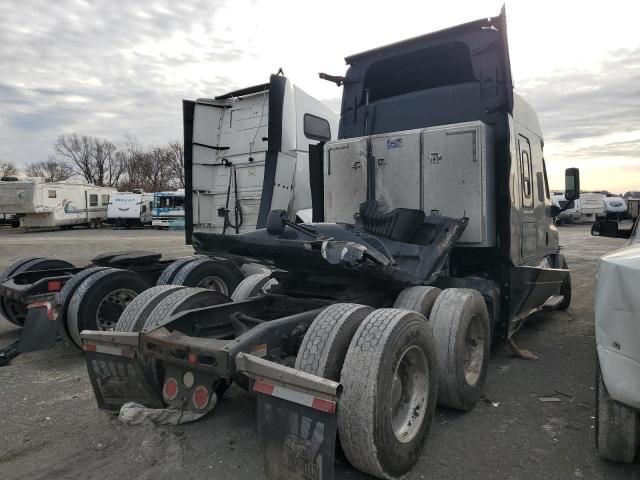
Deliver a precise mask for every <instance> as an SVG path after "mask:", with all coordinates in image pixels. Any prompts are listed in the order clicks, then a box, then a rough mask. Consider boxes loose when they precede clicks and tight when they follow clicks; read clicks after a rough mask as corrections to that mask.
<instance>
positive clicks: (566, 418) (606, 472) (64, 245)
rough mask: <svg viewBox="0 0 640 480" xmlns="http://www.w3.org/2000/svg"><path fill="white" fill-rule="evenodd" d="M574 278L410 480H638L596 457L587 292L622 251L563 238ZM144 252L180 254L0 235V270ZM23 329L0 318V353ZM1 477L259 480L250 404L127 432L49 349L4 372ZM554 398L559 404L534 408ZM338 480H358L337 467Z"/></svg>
mask: <svg viewBox="0 0 640 480" xmlns="http://www.w3.org/2000/svg"><path fill="white" fill-rule="evenodd" d="M560 232H561V233H560V235H561V241H562V243H563V245H564V246H565V250H564V253H565V254H566V256H567V259H568V262H569V265H570V267H571V269H572V281H573V303H572V306H571V307H570V308H569V310H568V311H567V312H556V313H552V314H545V315H537V316H536V317H535V318H532V319H531V320H530V321H529V322H528V323H527V325H526V326H525V327H524V328H523V329H522V330H521V332H519V334H518V335H517V337H516V340H517V342H518V344H519V345H520V347H522V348H526V349H529V350H531V351H533V352H534V353H535V354H536V355H538V356H539V360H538V361H523V360H519V359H516V358H513V357H512V355H511V353H510V350H509V349H508V348H507V346H506V345H505V344H504V342H501V341H497V342H495V344H494V346H493V349H492V356H491V362H490V371H489V376H488V382H487V385H486V389H485V400H484V401H483V402H481V403H480V404H479V405H478V406H477V407H476V408H475V409H474V410H473V411H472V412H469V413H466V414H461V413H457V412H454V411H451V410H446V409H438V411H437V414H436V418H435V422H434V425H433V428H432V429H431V434H430V437H429V440H428V442H427V445H426V448H425V450H424V452H423V454H422V456H421V458H420V461H419V462H418V464H417V465H416V467H415V468H414V469H413V470H412V471H411V473H410V474H409V475H408V476H407V478H409V479H478V478H481V479H486V480H489V479H524V478H531V479H533V478H535V479H540V478H553V479H575V478H585V479H617V480H623V479H640V466H639V465H634V466H621V465H616V464H611V463H607V462H604V461H601V460H600V459H599V458H598V457H597V455H596V453H595V450H594V446H593V415H594V392H593V382H594V377H595V373H594V366H595V347H594V328H593V308H592V304H593V285H594V280H595V268H596V262H597V259H598V257H599V256H601V255H602V254H604V253H606V252H607V251H610V250H613V249H615V248H616V247H618V246H619V245H621V244H622V243H623V242H622V241H621V240H617V239H607V238H594V237H591V236H589V229H588V227H586V226H567V227H562V228H561V230H560ZM126 249H138V250H140V249H147V250H155V251H159V252H162V253H163V255H164V256H166V257H175V256H181V255H188V254H190V253H192V252H191V250H190V249H189V248H187V247H185V246H184V245H183V237H182V233H180V232H156V231H150V230H118V231H112V230H100V231H95V230H80V229H77V230H73V231H67V232H42V233H28V234H23V233H20V232H18V231H15V230H11V229H0V271H2V269H4V268H5V267H6V266H8V265H9V264H11V263H12V262H13V261H15V260H17V259H19V258H22V257H27V256H36V255H37V256H58V257H61V258H64V259H67V260H70V261H72V262H74V263H75V264H77V265H81V264H84V263H87V262H88V261H89V260H90V258H91V257H93V256H95V255H97V254H98V253H103V252H106V251H118V250H126ZM18 333H19V330H18V329H16V328H15V327H13V326H12V325H10V324H9V323H8V322H6V321H3V320H0V345H3V344H6V343H9V342H10V341H12V340H13V339H15V338H16V337H17V336H18ZM0 385H1V387H0V405H2V407H1V408H2V409H1V412H2V415H1V416H0V472H2V474H1V475H0V476H1V477H2V478H3V479H5V480H9V479H22V478H33V479H45V478H46V479H86V478H95V479H118V480H122V479H124V478H127V479H129V478H132V479H133V478H139V479H147V478H148V479H164V478H166V479H171V478H178V477H180V478H184V479H191V478H194V479H195V478H197V479H202V478H215V479H235V478H242V479H244V478H247V479H249V478H250V479H260V478H263V473H262V468H261V460H260V451H259V448H258V445H257V439H256V428H255V402H254V400H253V399H252V398H251V396H249V395H248V394H247V393H245V392H244V391H242V390H240V389H238V388H235V387H232V388H231V389H230V391H229V393H228V394H227V395H226V396H225V399H224V400H223V401H222V402H221V403H220V404H219V405H218V406H217V407H216V409H215V411H214V412H213V413H212V414H211V415H209V416H208V417H207V418H205V419H203V420H200V421H198V422H195V423H193V424H190V425H184V426H181V427H178V428H168V429H165V428H158V427H148V426H145V427H124V426H121V425H119V423H118V421H117V420H115V419H114V418H113V417H112V416H111V415H109V414H107V413H105V412H102V411H99V410H98V409H97V408H96V404H95V401H94V399H93V393H92V390H91V386H90V384H89V381H88V378H87V374H86V369H85V365H84V361H83V358H82V355H81V354H80V353H79V352H78V351H77V350H75V349H73V348H72V347H69V346H65V345H63V344H58V345H57V346H56V347H55V348H54V349H53V350H49V351H44V352H37V353H32V354H28V355H22V356H20V357H18V358H17V359H15V360H14V361H13V363H12V364H11V365H10V366H8V367H4V368H0ZM556 391H557V392H562V393H563V394H566V395H567V396H562V399H563V401H561V402H554V403H545V402H542V401H540V400H539V398H540V397H544V396H545V395H549V394H553V393H554V392H556ZM336 478H347V479H364V478H368V477H366V476H365V475H363V474H361V473H359V472H356V471H354V470H353V469H350V468H348V467H347V466H344V465H338V466H337V467H336Z"/></svg>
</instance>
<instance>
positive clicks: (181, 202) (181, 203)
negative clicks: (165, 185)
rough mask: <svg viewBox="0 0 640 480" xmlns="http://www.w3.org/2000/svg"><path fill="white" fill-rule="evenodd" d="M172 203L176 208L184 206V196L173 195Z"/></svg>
mask: <svg viewBox="0 0 640 480" xmlns="http://www.w3.org/2000/svg"><path fill="white" fill-rule="evenodd" d="M174 205H175V207H176V208H184V197H175V199H174Z"/></svg>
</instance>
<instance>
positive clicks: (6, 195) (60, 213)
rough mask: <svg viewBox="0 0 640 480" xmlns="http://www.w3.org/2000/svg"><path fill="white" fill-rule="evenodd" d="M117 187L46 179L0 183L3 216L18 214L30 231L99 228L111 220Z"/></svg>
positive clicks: (21, 221) (0, 206)
mask: <svg viewBox="0 0 640 480" xmlns="http://www.w3.org/2000/svg"><path fill="white" fill-rule="evenodd" d="M115 192H116V190H115V189H114V188H108V187H96V186H94V185H86V184H77V183H45V182H44V180H43V179H41V178H40V179H35V178H31V179H27V180H18V181H11V182H0V213H14V214H15V215H16V216H17V217H18V219H19V220H20V226H21V227H23V228H26V229H29V228H54V227H60V228H72V227H73V226H75V225H85V226H88V227H90V228H97V227H99V226H100V224H101V223H102V222H104V221H105V220H106V219H107V207H108V205H109V195H112V194H114V193H115Z"/></svg>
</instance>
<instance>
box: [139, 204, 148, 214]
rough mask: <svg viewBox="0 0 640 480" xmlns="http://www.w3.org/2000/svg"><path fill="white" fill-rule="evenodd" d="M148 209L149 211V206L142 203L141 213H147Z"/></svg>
mask: <svg viewBox="0 0 640 480" xmlns="http://www.w3.org/2000/svg"><path fill="white" fill-rule="evenodd" d="M146 211H147V206H146V205H142V207H140V213H145V212H146Z"/></svg>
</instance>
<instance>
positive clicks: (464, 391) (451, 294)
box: [429, 288, 491, 411]
mask: <svg viewBox="0 0 640 480" xmlns="http://www.w3.org/2000/svg"><path fill="white" fill-rule="evenodd" d="M474 317H478V321H479V325H480V327H481V329H482V334H483V337H484V343H483V345H482V347H483V357H482V363H481V366H480V372H479V376H478V378H477V380H476V381H475V383H474V384H473V385H470V384H469V383H468V382H467V380H466V378H465V373H464V354H465V352H464V349H465V336H466V333H467V329H468V327H469V324H470V322H471V319H472V318H474ZM429 323H430V325H431V328H432V332H433V335H434V337H435V340H436V346H437V353H438V365H439V367H440V385H439V388H438V403H439V404H440V405H442V406H445V407H449V408H455V409H457V410H462V411H468V410H471V409H473V407H474V406H475V405H476V403H477V402H478V400H479V399H480V396H481V394H482V389H483V387H484V383H485V380H486V375H487V368H488V362H489V355H490V332H491V327H490V324H489V314H488V311H487V306H486V304H485V301H484V298H483V297H482V295H481V294H480V292H478V291H477V290H472V289H466V288H448V289H445V290H443V291H442V293H441V294H440V295H439V296H438V298H437V300H436V303H435V305H434V306H433V310H432V311H431V317H430V319H429Z"/></svg>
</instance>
